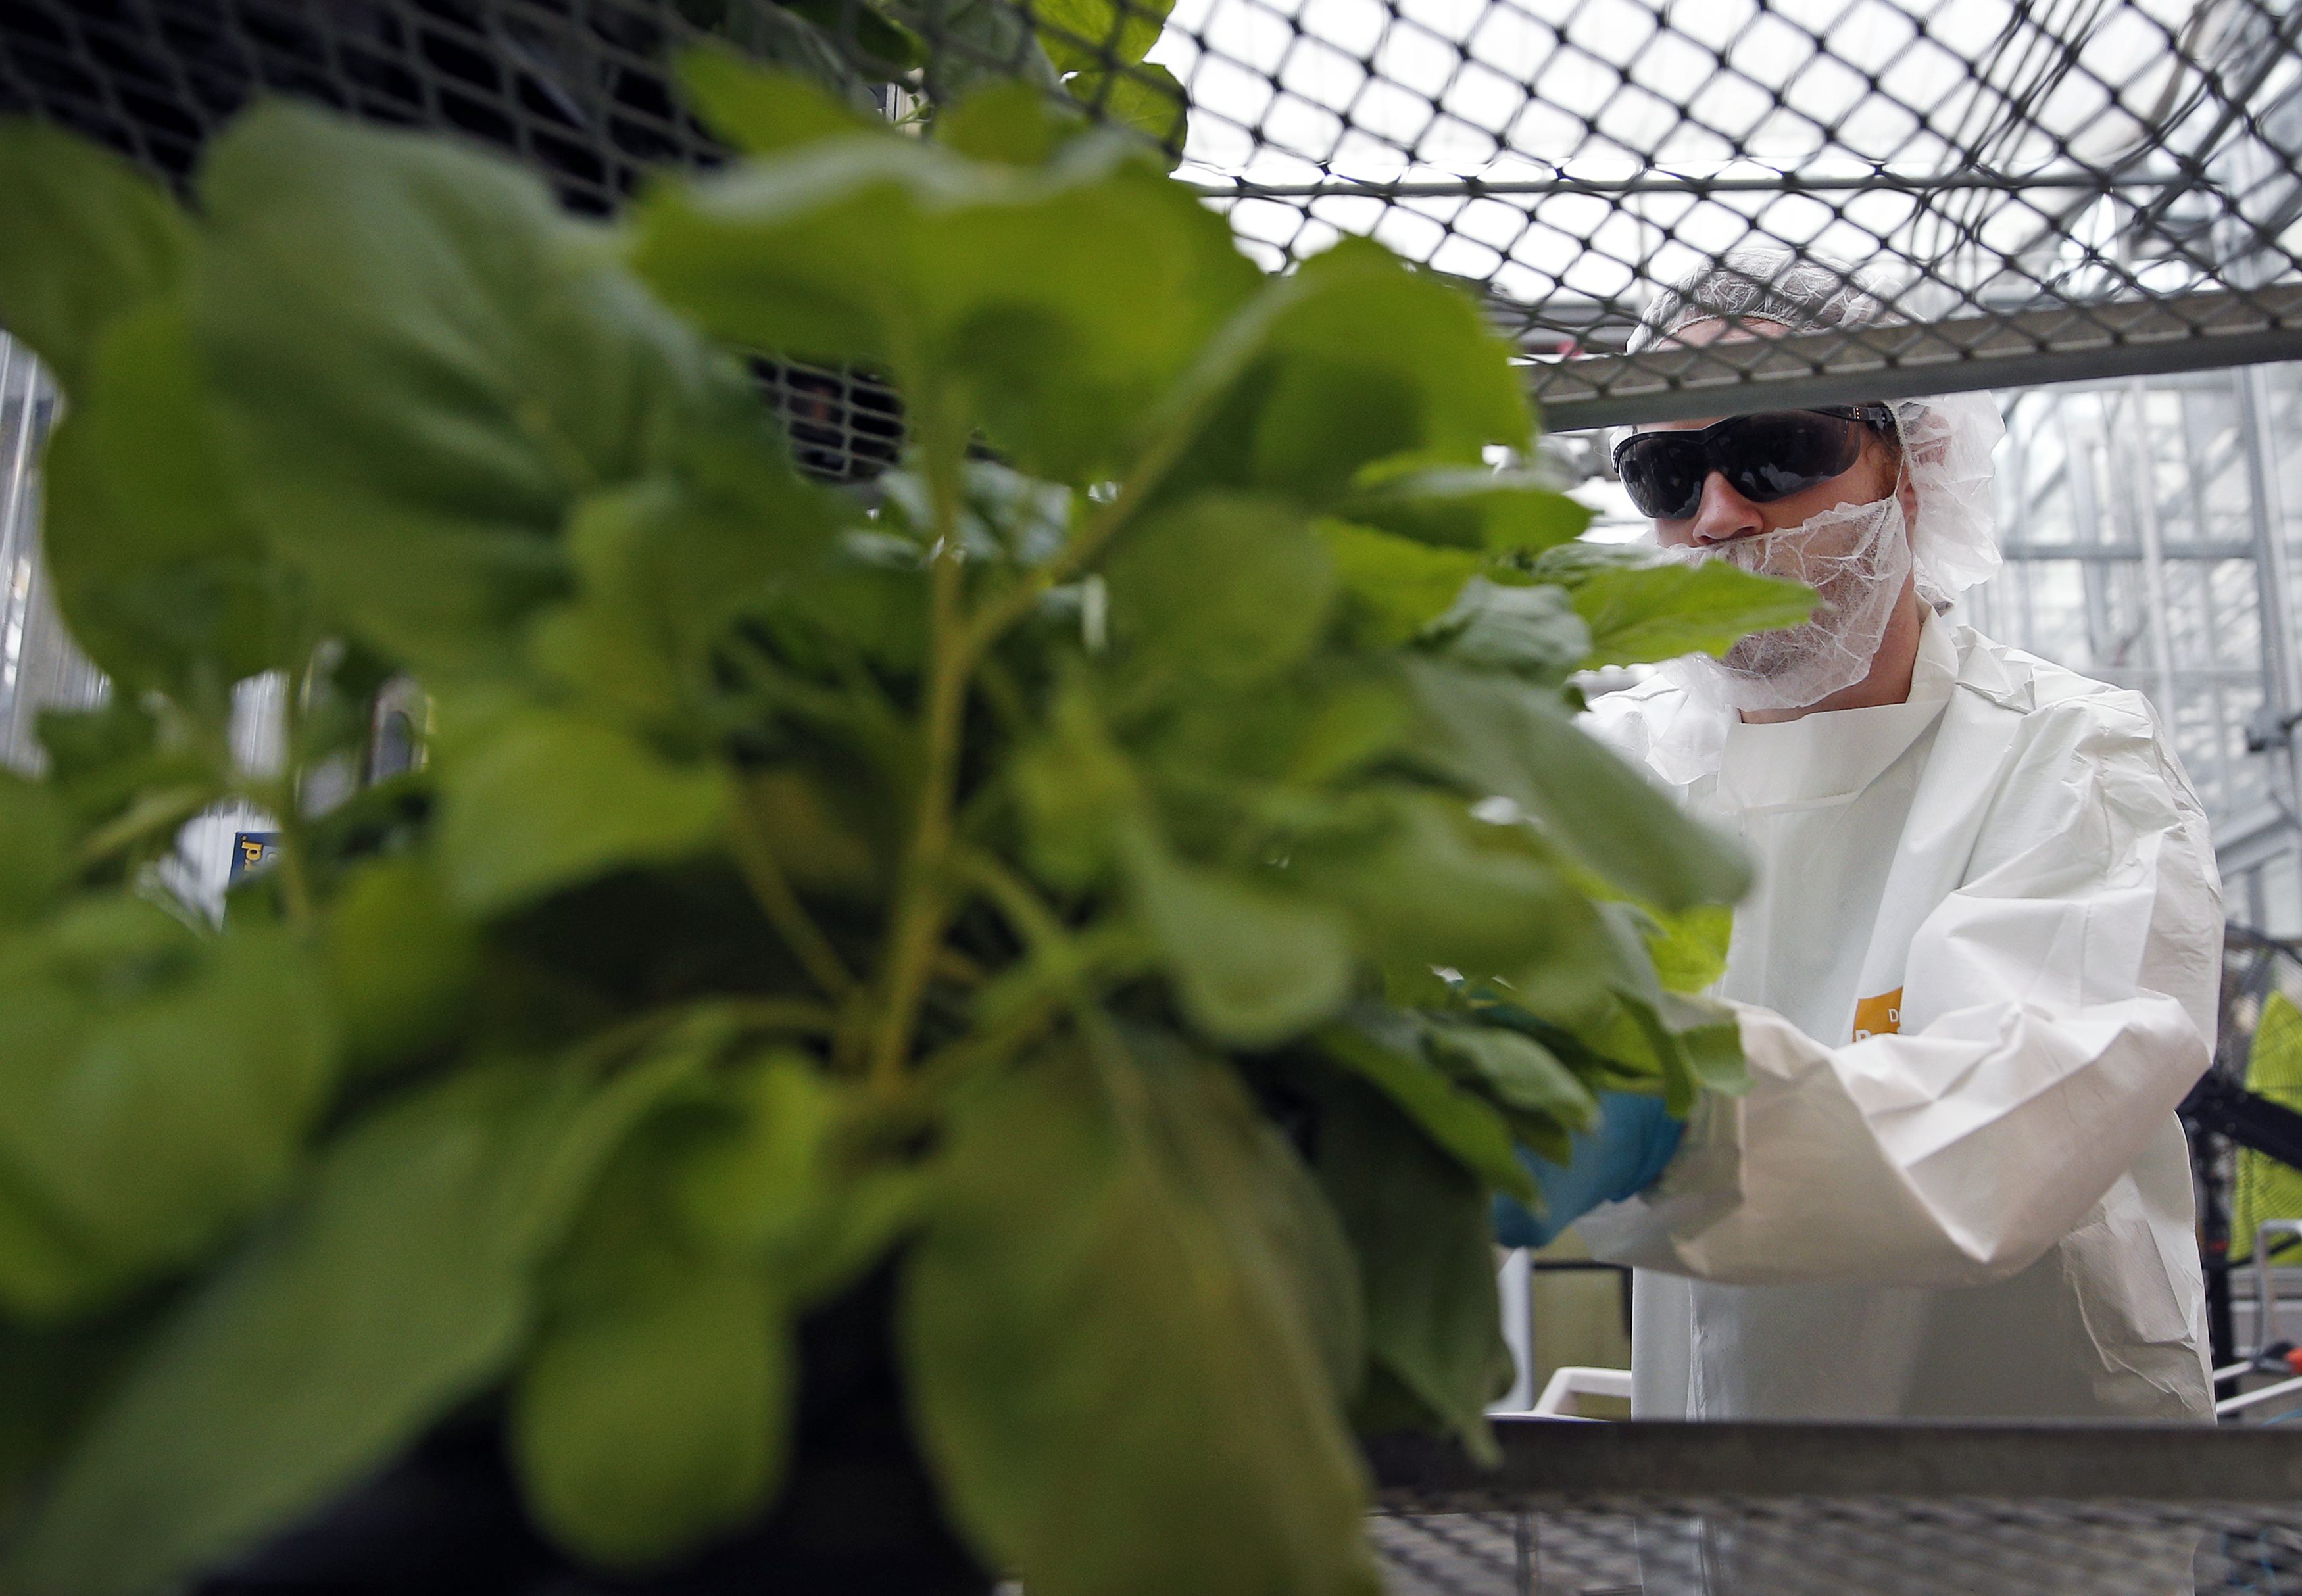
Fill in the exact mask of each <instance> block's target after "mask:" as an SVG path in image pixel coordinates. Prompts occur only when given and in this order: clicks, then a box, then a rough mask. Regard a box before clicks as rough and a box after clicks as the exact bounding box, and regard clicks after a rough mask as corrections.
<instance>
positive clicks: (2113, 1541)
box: [1371, 1497, 2302, 1596]
mask: <svg viewBox="0 0 2302 1596" xmlns="http://www.w3.org/2000/svg"><path fill="white" fill-rule="evenodd" d="M1371 1534H1372V1538H1373V1541H1374V1547H1375V1550H1376V1555H1377V1557H1378V1558H1379V1559H1380V1560H1381V1562H1382V1567H1383V1571H1384V1575H1385V1585H1386V1588H1387V1590H1388V1591H1389V1592H1390V1596H1729V1593H1732V1596H1805V1593H1810V1592H1811V1596H1871V1593H1873V1592H1878V1593H1881V1596H1884V1593H1887V1592H1891V1593H1893V1596H2050V1593H2051V1596H2177V1593H2178V1592H2179V1593H2180V1596H2192V1593H2193V1592H2196V1593H2197V1596H2238V1593H2239V1592H2247V1593H2254V1592H2262V1593H2268V1592H2302V1508H2277V1507H2264V1506H2260V1505H2253V1504H2245V1503H2225V1504H2214V1503H2196V1504H2194V1503H2180V1504H2175V1503H2165V1502H2150V1501H2065V1502H2055V1501H2039V1502H2008V1501H2002V1500H1994V1499H1983V1498H1950V1499H1939V1500H1925V1499H1908V1498H1894V1497H1875V1498H1858V1499H1833V1498H1814V1497H1806V1498H1779V1499H1764V1498H1744V1497H1718V1498H1687V1499H1668V1498H1663V1499H1649V1498H1629V1499H1605V1498H1595V1499H1578V1498H1571V1497H1570V1498H1558V1499H1548V1500H1543V1501H1540V1502H1531V1503H1529V1504H1527V1505H1526V1506H1525V1507H1524V1508H1520V1509H1518V1510H1516V1511H1510V1512H1490V1513H1460V1512H1457V1513H1444V1512H1442V1513H1417V1512H1415V1511H1412V1510H1408V1509H1403V1508H1399V1509H1393V1510H1391V1511H1389V1512H1386V1513H1383V1514H1382V1515H1379V1516H1377V1517H1376V1518H1375V1519H1374V1524H1373V1525H1372V1530H1371Z"/></svg>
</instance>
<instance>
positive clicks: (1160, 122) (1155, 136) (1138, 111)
mask: <svg viewBox="0 0 2302 1596" xmlns="http://www.w3.org/2000/svg"><path fill="white" fill-rule="evenodd" d="M1063 87H1064V88H1066V89H1067V90H1069V91H1070V93H1071V97H1072V98H1073V99H1075V100H1077V101H1078V102H1079V103H1080V105H1084V106H1086V107H1087V108H1088V111H1089V112H1091V113H1094V114H1095V115H1096V116H1097V117H1100V118H1101V119H1102V120H1104V121H1105V122H1111V123H1113V124H1114V125H1116V126H1119V127H1122V128H1132V129H1133V130H1135V131H1137V132H1138V133H1140V134H1142V135H1143V136H1144V137H1145V138H1146V139H1150V140H1151V141H1152V142H1153V143H1155V144H1156V145H1158V146H1160V147H1162V148H1163V149H1165V150H1166V151H1168V152H1169V155H1170V156H1171V158H1180V155H1181V154H1182V149H1183V140H1184V139H1185V137H1186V136H1187V135H1188V134H1189V130H1190V114H1191V97H1190V94H1189V91H1188V90H1187V89H1185V88H1184V87H1183V83H1182V80H1181V79H1180V78H1178V77H1176V76H1175V74H1174V73H1173V72H1172V71H1168V70H1167V69H1166V68H1165V67H1164V66H1161V65H1160V64H1159V63H1157V62H1155V61H1138V62H1136V63H1133V64H1132V65H1129V66H1123V67H1116V68H1112V69H1108V70H1102V71H1084V72H1075V73H1073V74H1072V75H1071V76H1070V77H1068V78H1066V79H1064V80H1063Z"/></svg>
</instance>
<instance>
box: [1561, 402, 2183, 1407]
mask: <svg viewBox="0 0 2302 1596" xmlns="http://www.w3.org/2000/svg"><path fill="white" fill-rule="evenodd" d="M1936 402H1937V403H1939V402H1940V401H1936ZM1986 402H1987V401H1986ZM1991 419H1993V420H1995V415H1994V416H1992V417H1991ZM1920 513H1921V517H1922V520H1921V525H1922V526H1923V525H1924V521H1923V517H1924V516H1925V507H1924V505H1923V503H1922V505H1921V512H1920ZM1915 541H1916V540H1915V539H1914V542H1915ZM1920 576H1921V591H1922V592H1924V591H1925V585H1926V584H1925V580H1924V579H1925V576H1926V571H1925V568H1924V564H1923V561H1922V563H1921V568H1920ZM1688 696H1689V695H1688V693H1687V692H1686V687H1685V684H1684V680H1683V679H1682V678H1678V677H1676V676H1674V675H1673V674H1672V673H1666V674H1665V675H1663V676H1658V677H1657V678H1655V679H1653V680H1651V681H1649V682H1646V683H1643V684H1642V685H1639V686H1636V687H1634V688H1631V689H1629V690H1626V691H1624V692H1619V693H1611V694H1608V695H1606V696H1604V697H1602V698H1600V699H1599V700H1598V701H1596V702H1595V703H1594V705H1593V707H1592V716H1591V718H1589V719H1588V720H1587V721H1586V725H1588V726H1589V727H1590V728H1591V729H1592V730H1593V731H1594V732H1596V733H1597V734H1598V735H1600V737H1601V738H1603V739H1604V740H1605V741H1607V742H1608V743H1610V744H1612V745H1613V746H1614V747H1615V748H1617V750H1618V751H1619V752H1622V753H1624V754H1625V755H1626V756H1627V757H1629V758H1632V759H1634V760H1645V761H1646V762H1647V763H1648V764H1649V765H1650V766H1651V767H1654V768H1656V769H1657V774H1658V775H1659V776H1660V777H1663V778H1664V779H1665V780H1666V782H1667V783H1668V785H1672V786H1673V787H1675V788H1676V791H1677V792H1678V794H1680V796H1681V798H1682V799H1683V801H1684V803H1685V804H1686V805H1687V807H1688V808H1690V809H1691V810H1692V811H1694V812H1695V813H1697V814H1699V815H1701V816H1703V817H1705V818H1706V819H1710V820H1711V821H1713V822H1714V823H1716V824H1718V825H1720V826H1722V827H1725V828H1726V829H1727V830H1728V831H1730V832H1732V833H1734V834H1735V835H1736V836H1740V837H1741V839H1742V840H1743V844H1744V845H1745V846H1746V848H1748V850H1749V851H1750V853H1751V855H1752V860H1753V862H1754V864H1755V866H1756V869H1757V880H1758V886H1756V888H1755V889H1754V891H1753V894H1752V896H1751V897H1750V898H1749V899H1747V900H1746V901H1745V902H1744V903H1743V904H1742V905H1740V906H1739V908H1738V909H1737V911H1736V912H1735V931H1734V937H1733V941H1732V944H1731V946H1730V950H1729V953H1728V958H1727V973H1726V975H1725V977H1724V978H1723V979H1722V980H1721V982H1720V983H1719V985H1718V988H1717V989H1716V995H1718V996H1722V997H1724V998H1727V999H1728V1000H1730V1001H1732V1002H1734V1003H1735V1004H1736V1005H1737V1006H1738V1008H1739V1011H1740V1014H1741V1021H1742V1041H1743V1050H1744V1052H1745V1054H1746V1056H1747V1058H1748V1061H1749V1065H1750V1073H1751V1077H1752V1087H1751V1090H1750V1092H1749V1094H1748V1095H1747V1096H1743V1097H1740V1098H1727V1097H1716V1096H1710V1097H1706V1098H1705V1099H1704V1100H1703V1101H1702V1102H1701V1104H1700V1105H1698V1107H1697V1110H1696V1112H1695V1113H1694V1116H1693V1120H1692V1121H1691V1122H1690V1123H1689V1125H1688V1127H1687V1130H1686V1135H1685V1138H1684V1142H1683V1144H1682V1146H1681V1148H1680V1150H1679V1152H1678V1154H1677V1155H1676V1157H1675V1158H1674V1159H1673V1160H1672V1162H1671V1163H1670V1165H1669V1167H1668V1169H1667V1170H1666V1171H1665V1172H1664V1174H1663V1176H1662V1178H1661V1179H1660V1180H1659V1181H1658V1182H1657V1183H1656V1185H1655V1186H1653V1187H1652V1188H1651V1189H1649V1190H1648V1191H1646V1192H1645V1193H1643V1194H1642V1195H1641V1196H1639V1197H1633V1198H1631V1199H1630V1200H1628V1201H1626V1202H1623V1203H1617V1204H1613V1205H1609V1206H1606V1207H1602V1208H1600V1209H1598V1210H1596V1211H1594V1212H1593V1213H1592V1214H1590V1215H1588V1216H1586V1217H1585V1218H1584V1220H1583V1221H1582V1222H1581V1223H1580V1225H1579V1226H1578V1227H1577V1228H1578V1231H1579V1232H1580V1233H1581V1234H1582V1235H1583V1236H1584V1239H1586V1240H1587V1241H1588V1242H1589V1244H1590V1245H1591V1247H1592V1251H1593V1252H1594V1253H1595V1254H1596V1255H1597V1256H1600V1257H1602V1258H1607V1259H1611V1260H1614V1261H1616V1262H1620V1263H1627V1264H1633V1265H1635V1266H1636V1267H1637V1269H1638V1271H1639V1273H1638V1276H1637V1284H1636V1289H1635V1293H1634V1311H1633V1331H1632V1335H1633V1348H1634V1350H1633V1360H1632V1361H1633V1365H1634V1393H1633V1399H1632V1409H1633V1412H1634V1414H1635V1415H1638V1416H1641V1417H1649V1418H1693V1419H1732V1418H1743V1419H1762V1418H1770V1419H1796V1418H1834V1419H1847V1418H1897V1417H1970V1418H2011V1417H2041V1418H2044V1417H2120V1418H2155V1419H2206V1418H2208V1417H2210V1415H2211V1413H2212V1406H2213V1399H2212V1385H2211V1382H2210V1380H2209V1377H2208V1376H2209V1371H2208V1368H2207V1365H2206V1351H2205V1323H2204V1320H2205V1294H2204V1288H2203V1284H2202V1281H2201V1275H2200V1270H2199V1265H2198V1253H2197V1239H2196V1232H2195V1222H2194V1214H2193V1206H2192V1195H2191V1185H2190V1171H2189V1156H2188V1149H2187V1147H2186V1146H2185V1143H2184V1139H2183V1136H2182V1133H2181V1129H2180V1124H2179V1123H2178V1122H2177V1121H2176V1119H2175V1116H2174V1112H2173V1111H2174V1108H2175V1105H2177V1104H2178V1103H2179V1102H2180V1100H2181V1098H2182V1097H2183V1096H2184V1095H2185V1094H2186V1093H2187V1092H2188V1090H2189V1088H2190V1086H2191V1084H2192V1083H2193V1082H2194V1081H2196V1080H2197V1078H2198V1076H2199V1074H2200V1073H2201V1072H2202V1071H2204V1070H2205V1067H2206V1064H2207V1063H2208V1059H2209V1054H2210V1052H2211V1047H2212V1042H2213V1037H2214V1023H2215V1006H2216V997H2217V992H2218V987H2219V979H2220V955H2221V948H2222V903H2221V886H2220V882H2219V879H2218V878H2217V876H2216V873H2215V869H2214V853H2213V850H2212V847H2211V846H2210V844H2209V843H2208V840H2207V834H2206V823H2205V817H2204V815H2203V814H2202V812H2201V811H2200V808H2199V805H2198V802H2197V796H2196V794H2195V793H2194V792H2193V791H2192V790H2191V788H2190V785H2189V781H2188V779H2187V778H2186V777H2184V775H2183V774H2182V771H2181V769H2180V766H2179V764H2178V763H2177V762H2176V760H2175V759H2174V757H2173V755H2172V752H2170V751H2169V750H2168V749H2167V747H2166V745H2165V743H2164V741H2163V737H2162V735H2161V734H2160V731H2159V728H2158V726H2157V722H2156V719H2155V716H2154V714H2153V713H2152V711H2151V709H2150V707H2149V705H2148V703H2147V701H2145V700H2144V699H2143V698H2142V697H2141V696H2140V695H2138V694H2137V693H2132V692H2128V691H2123V690H2120V689H2114V688H2111V687H2108V686H2105V685H2102V684H2100V683H2097V682H2094V681H2090V680H2088V678H2086V677H2083V676H2078V675H2076V674H2074V673H2072V672H2071V671H2068V670H2064V669H2062V668H2058V667H2055V666H2053V665H2050V664H2047V663H2046V662H2045V661H2043V660H2040V659H2034V658H2032V657H2030V656H2029V655H2027V654H2024V653H2021V651H2017V650H2013V649H2010V648H2005V647H2003V646H2001V645H1999V644H1997V643H1992V642H1990V641H1988V640H1987V639H1986V638H1983V637H1981V636H1980V635H1979V634H1976V633H1975V632H1974V631H1972V630H1971V629H1970V628H1968V627H1963V626H1952V625H1951V624H1949V623H1947V622H1946V621H1945V620H1943V619H1942V618H1941V617H1939V616H1937V615H1933V614H1930V615H1929V617H1928V621H1927V624H1926V626H1925V630H1924V633H1923V635H1922V638H1921V642H1920V651H1919V658H1918V663H1917V668H1916V670H1915V673H1914V678H1913V682H1912V686H1911V694H1910V697H1909V700H1908V701H1906V702H1903V703H1900V704H1888V705H1883V706H1878V707H1874V708H1867V709H1854V710H1833V711H1827V712H1821V713H1815V714H1810V715H1807V716H1805V717H1803V718H1800V719H1796V720H1792V721H1788V722H1784V723H1780V724H1772V725H1744V724H1742V723H1740V722H1739V721H1736V720H1734V719H1733V718H1732V717H1731V716H1728V717H1726V718H1725V719H1726V722H1727V723H1726V724H1723V725H1718V726H1715V727H1709V728H1707V729H1706V730H1704V731H1703V733H1702V735H1697V736H1694V737H1693V738H1692V739H1690V737H1689V735H1688V733H1687V722H1688V720H1689V718H1692V717H1694V716H1696V715H1698V714H1700V713H1701V712H1702V706H1701V705H1699V704H1690V702H1689V701H1688ZM1698 696H1699V695H1698ZM1706 744H1707V746H1706ZM1690 747H1692V748H1693V750H1694V752H1692V753H1690V752H1689V751H1690Z"/></svg>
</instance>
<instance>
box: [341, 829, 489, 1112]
mask: <svg viewBox="0 0 2302 1596" xmlns="http://www.w3.org/2000/svg"><path fill="white" fill-rule="evenodd" d="M321 946H322V950H323V953H324V955H325V958H326V961H327V973H328V979H329V984H330V986H331V987H332V991H333V994H334V996H335V1003H336V1012H338V1014H340V1016H341V1017H342V1021H343V1033H344V1052H345V1055H346V1060H347V1062H348V1063H349V1064H350V1065H351V1066H352V1067H353V1068H355V1069H357V1070H364V1071H372V1070H382V1069H386V1068H389V1067H390V1066H391V1065H394V1064H399V1063H407V1062H408V1061H410V1060H413V1059H417V1058H421V1057H422V1056H423V1055H424V1054H427V1053H430V1052H433V1051H436V1050H438V1049H440V1048H442V1047H444V1046H447V1045H449V1043H450V1042H452V1041H453V1040H454V1039H455V1037H456V1036H457V1034H458V1031H459V1030H460V1029H461V1027H462V1025H463V1023H464V1021H465V1020H466V1017H467V1016H468V1015H469V1013H470V1011H471V1007H472V1000H473V996H474V994H475V989H476V987H478V984H479V978H480V941H479V936H478V933H477V931H476V930H475V928H474V927H473V926H472V924H471V923H470V921H469V920H466V918H465V917H464V916H463V915H461V914H459V913H458V912H457V911H456V910H455V909H454V907H453V906H451V905H450V904H449V901H448V895H447V892H446V890H445V889H444V888H443V887H442V886H441V881H440V877H439V871H438V869H437V868H436V866H435V865H434V863H433V861H432V860H431V859H430V858H429V857H428V856H423V855H415V854H403V855H399V856H395V857H391V858H387V859H382V860H378V861H374V863H371V864H367V865H364V866H362V867H361V868H360V869H357V870H356V871H354V872H353V873H352V874H351V876H350V877H349V878H348V879H347V880H346V881H345V882H344V883H343V885H342V886H341V887H340V889H339V891H338V892H337V894H336V896H335V899H334V902H333V903H331V904H330V905H329V909H328V917H327V921H326V924H325V927H324V929H323V934H322V942H321Z"/></svg>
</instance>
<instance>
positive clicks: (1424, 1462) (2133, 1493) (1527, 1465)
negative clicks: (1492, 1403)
mask: <svg viewBox="0 0 2302 1596" xmlns="http://www.w3.org/2000/svg"><path fill="white" fill-rule="evenodd" d="M1494 1433H1495V1439H1496V1441H1498V1443H1499V1444H1500V1446H1501V1449H1502V1461H1501V1462H1500V1464H1499V1465H1498V1466H1495V1467H1494V1468H1492V1469H1483V1468H1481V1467H1480V1466H1478V1465H1477V1464H1475V1463H1474V1462H1473V1461H1472V1460H1471V1459H1470V1457H1468V1456H1467V1455H1466V1454H1465V1453H1464V1452H1463V1450H1462V1449H1461V1448H1460V1447H1458V1445H1456V1444H1455V1443H1454V1442H1452V1441H1446V1440H1441V1439H1440V1438H1437V1437H1432V1436H1424V1435H1398V1436H1390V1437H1386V1438H1384V1439H1382V1440H1381V1441H1376V1442H1374V1444H1372V1445H1371V1446H1370V1448H1369V1449H1368V1452H1369V1458H1370V1461H1371V1462H1372V1464H1373V1466H1374V1474H1375V1480H1376V1484H1377V1489H1378V1492H1379V1495H1380V1497H1381V1499H1382V1501H1383V1503H1384V1504H1385V1505H1386V1506H1390V1507H1397V1508H1412V1509H1414V1510H1416V1511H1420V1512H1425V1513H1429V1512H1455V1511H1460V1512H1478V1511H1489V1510H1495V1509H1502V1508H1509V1507H1511V1506H1513V1505H1515V1504H1516V1503H1520V1502H1523V1501H1525V1500H1526V1499H1532V1498H1566V1497H1574V1498H1591V1497H1600V1496H1609V1497H1631V1496H1671V1497H1743V1498H1749V1497H1842V1498H1843V1497H1933V1498H1940V1497H1989V1498H1994V1499H2009V1500H2030V1501H2094V1500H2113V1499H2155V1500H2160V1501H2192V1502H2276V1503H2284V1502H2291V1503H2295V1504H2298V1505H2302V1433H2294V1432H2285V1431H2280V1430H2270V1429H2231V1430H2217V1429H2214V1428H2212V1427H2210V1426H2206V1425H2191V1424H2078V1423H2072V1424H1923V1423H1920V1424H1656V1423H1652V1422H1644V1423H1634V1424H1575V1423H1571V1422H1561V1421H1558V1420H1545V1419H1498V1420H1496V1421H1494Z"/></svg>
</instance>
